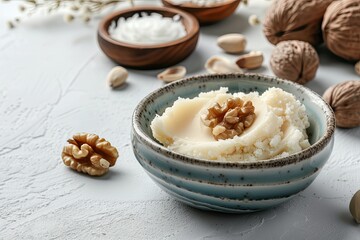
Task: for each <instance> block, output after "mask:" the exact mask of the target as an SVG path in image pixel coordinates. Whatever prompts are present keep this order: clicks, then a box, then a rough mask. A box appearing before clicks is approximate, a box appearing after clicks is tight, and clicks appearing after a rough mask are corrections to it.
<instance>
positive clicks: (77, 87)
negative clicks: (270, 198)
mask: <svg viewBox="0 0 360 240" xmlns="http://www.w3.org/2000/svg"><path fill="white" fill-rule="evenodd" d="M254 2H257V1H254ZM259 2H260V1H258V2H257V3H254V4H253V5H250V7H249V8H247V9H245V8H244V7H240V8H239V9H238V14H237V15H234V16H232V17H231V18H229V19H228V20H226V21H224V22H222V23H220V24H217V25H213V26H210V27H204V28H202V31H201V34H202V35H201V39H200V42H199V45H198V48H197V50H196V52H194V53H193V55H192V56H191V57H190V58H188V59H187V60H186V61H185V62H183V64H184V65H185V66H187V67H188V72H189V75H192V74H196V73H202V72H203V67H202V65H203V63H204V62H205V60H206V59H207V58H208V57H210V56H211V55H213V54H220V55H223V53H222V52H221V51H220V50H219V49H218V48H217V46H216V44H215V39H216V37H217V36H219V35H221V34H223V33H230V32H241V33H243V34H245V35H246V36H248V38H249V41H248V42H249V44H248V49H249V50H250V49H251V50H261V51H264V52H265V57H266V59H265V61H266V63H268V61H269V56H270V52H271V49H272V46H271V45H269V44H268V43H267V42H266V40H265V39H264V37H263V35H262V33H261V27H255V28H253V27H250V26H248V24H247V16H249V15H250V14H253V13H257V14H263V13H264V11H265V7H264V6H265V5H266V4H261V3H259ZM0 7H1V10H3V11H2V13H1V15H0V24H3V23H4V21H5V20H6V19H8V18H10V17H14V16H15V15H16V13H17V12H16V11H15V7H14V4H11V3H10V4H6V5H4V4H2V5H0ZM2 26H4V25H2ZM95 30H96V23H94V22H93V23H91V24H90V25H89V26H84V25H83V24H81V23H74V24H72V25H67V24H64V23H63V22H62V19H61V17H60V16H54V17H49V18H41V17H37V18H33V19H31V20H29V21H27V22H26V23H24V24H22V25H21V26H20V27H18V28H16V29H14V30H11V31H10V30H7V29H6V28H5V27H0V239H74V238H77V239H105V238H106V239H262V238H264V239H354V240H355V239H360V227H359V226H356V224H354V222H353V221H352V219H351V217H350V215H349V212H348V203H349V201H350V198H351V196H352V194H353V193H354V192H355V191H357V190H358V189H359V188H360V174H359V172H360V148H359V146H360V128H355V129H350V130H343V129H337V130H336V140H335V146H334V151H333V154H332V155H331V158H330V159H329V161H328V163H327V164H326V166H325V168H324V169H323V171H322V172H321V174H320V176H319V177H318V178H317V179H316V180H315V182H314V183H313V184H312V185H311V186H310V187H309V188H308V189H306V190H305V191H304V192H303V193H301V194H300V195H299V196H298V197H296V198H294V199H293V200H291V201H290V202H288V203H286V204H283V205H281V206H279V207H277V208H275V209H271V210H268V211H265V212H259V213H254V214H247V215H226V214H219V213H211V212H203V211H199V210H196V209H192V208H189V207H187V206H185V205H183V204H181V203H178V202H176V201H175V200H173V199H172V198H170V197H168V196H167V195H166V194H165V193H164V192H163V191H161V190H160V189H159V188H158V187H157V186H156V185H155V184H154V183H153V182H152V181H151V180H150V178H149V177H148V176H147V175H146V174H145V172H144V171H143V170H142V168H141V166H140V165H139V164H138V163H137V161H136V159H135V157H134V155H133V153H132V150H131V145H130V119H131V114H132V111H133V109H134V107H135V105H136V104H137V102H138V101H139V100H140V99H141V98H142V97H144V96H145V95H146V94H148V93H149V92H150V91H152V90H154V89H156V88H157V87H160V86H162V83H161V82H160V81H158V80H156V78H155V76H156V74H157V73H158V72H159V71H130V78H129V81H128V85H127V86H126V87H125V88H123V89H121V90H116V91H111V90H110V89H109V88H108V87H107V86H106V85H105V77H106V74H107V73H108V71H109V70H110V69H111V68H112V67H113V66H114V64H113V63H112V62H111V61H110V60H108V59H107V58H106V57H105V56H104V55H103V54H102V52H101V51H100V50H99V48H98V46H97V42H96V34H95ZM320 52H321V56H320V57H321V64H322V66H321V68H320V70H319V72H318V75H317V78H316V80H315V81H313V82H311V83H309V84H308V85H307V86H308V87H310V88H312V89H313V90H315V91H317V92H318V93H320V94H322V93H323V92H324V91H325V89H326V88H327V87H328V86H330V85H331V84H335V83H338V82H341V81H345V80H351V79H359V77H357V76H356V75H355V73H354V71H353V66H352V65H351V64H348V63H345V62H343V61H341V60H339V59H337V58H335V57H334V56H333V55H332V54H330V53H329V52H327V51H326V50H324V49H321V50H320ZM230 57H232V58H235V56H230ZM258 72H263V73H268V74H270V73H271V72H270V71H269V69H267V68H266V67H264V68H262V69H260V70H259V71H258ZM79 131H86V132H94V133H97V134H99V135H101V136H103V137H105V138H106V139H108V140H109V141H110V142H111V143H112V144H113V145H115V146H117V147H118V149H119V152H120V159H119V161H118V163H117V165H116V166H115V167H114V168H113V169H111V172H110V173H109V174H108V175H106V176H104V177H102V178H91V177H88V176H86V175H82V174H78V173H76V172H74V171H71V170H69V169H68V168H66V167H65V166H64V165H63V164H62V161H61V159H60V153H61V149H62V146H63V145H64V144H65V141H66V139H67V138H69V137H70V136H71V135H72V133H75V132H79Z"/></svg>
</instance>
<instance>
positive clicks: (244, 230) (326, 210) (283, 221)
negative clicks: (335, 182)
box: [173, 187, 356, 240]
mask: <svg viewBox="0 0 360 240" xmlns="http://www.w3.org/2000/svg"><path fill="white" fill-rule="evenodd" d="M313 191H315V192H317V190H316V189H315V188H314V187H312V188H311V189H309V190H306V192H307V193H306V195H307V196H304V195H299V196H297V197H295V198H293V199H292V200H290V201H288V202H286V203H284V204H282V205H280V206H278V207H275V208H271V209H269V210H265V211H260V212H255V213H246V214H225V213H218V212H210V211H203V210H198V209H195V208H192V207H189V206H187V205H185V204H183V203H180V202H178V201H176V200H173V204H174V205H177V206H176V207H177V208H179V209H180V211H178V213H183V214H184V215H185V216H186V217H187V218H188V219H189V221H191V222H192V224H194V225H196V226H200V227H199V228H200V229H198V231H199V232H201V233H202V234H206V235H204V236H202V237H201V239H263V238H264V237H266V238H267V239H292V240H297V239H347V238H346V236H350V235H351V231H355V230H356V229H355V228H354V226H355V224H354V221H353V220H352V219H351V216H350V214H349V212H348V211H347V209H345V208H344V204H338V203H339V201H343V199H339V198H334V199H327V200H326V201H325V200H324V199H321V198H318V197H317V196H312V192H313ZM192 224H190V225H192ZM349 231H350V232H349Z"/></svg>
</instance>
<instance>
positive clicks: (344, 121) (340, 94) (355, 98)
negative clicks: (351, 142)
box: [323, 80, 360, 128]
mask: <svg viewBox="0 0 360 240" xmlns="http://www.w3.org/2000/svg"><path fill="white" fill-rule="evenodd" d="M323 98H324V100H325V101H326V102H327V103H329V105H330V106H331V107H332V109H333V110H334V113H335V118H336V125H337V126H338V127H342V128H352V127H358V126H360V80H354V81H347V82H343V83H339V84H336V85H334V86H332V87H330V88H328V89H327V90H326V91H325V93H324V95H323Z"/></svg>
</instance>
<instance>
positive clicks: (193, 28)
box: [98, 5, 200, 49]
mask: <svg viewBox="0 0 360 240" xmlns="http://www.w3.org/2000/svg"><path fill="white" fill-rule="evenodd" d="M142 11H153V12H160V11H162V12H168V13H173V14H175V15H176V14H178V15H180V16H181V17H182V18H183V19H185V20H186V21H188V22H191V24H190V28H189V29H187V34H186V35H185V36H184V37H182V38H179V39H176V40H174V41H170V42H166V43H160V44H151V45H150V44H149V45H140V44H132V43H126V42H121V41H118V40H115V39H113V38H111V37H110V34H109V32H108V29H106V28H105V25H107V23H108V22H109V21H112V20H113V19H114V18H116V17H120V16H121V15H124V14H126V13H131V12H134V13H136V12H142ZM185 27H186V26H185ZM199 30H200V26H199V22H198V20H197V19H196V18H195V17H194V16H193V15H191V14H190V13H187V12H185V11H182V10H180V9H175V8H169V7H159V6H151V5H141V6H140V5H139V6H135V7H130V8H126V9H123V10H119V11H116V12H113V13H111V14H109V15H107V16H105V17H104V18H103V19H102V20H101V21H100V23H99V28H98V34H99V36H100V37H101V38H102V39H103V40H105V41H107V42H109V43H112V44H114V45H117V46H121V47H126V48H132V49H159V48H165V47H171V46H175V45H178V44H180V43H183V42H187V41H189V40H190V39H192V38H193V37H194V36H196V35H197V34H199Z"/></svg>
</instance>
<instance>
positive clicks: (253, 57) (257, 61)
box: [236, 51, 264, 69]
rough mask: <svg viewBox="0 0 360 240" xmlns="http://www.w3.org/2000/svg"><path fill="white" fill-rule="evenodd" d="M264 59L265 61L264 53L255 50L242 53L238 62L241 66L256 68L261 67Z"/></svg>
mask: <svg viewBox="0 0 360 240" xmlns="http://www.w3.org/2000/svg"><path fill="white" fill-rule="evenodd" d="M263 61H264V56H263V53H262V52H260V51H253V52H250V53H248V54H244V55H241V56H240V57H239V58H238V59H237V60H236V64H237V65H238V66H239V67H240V68H245V69H256V68H259V67H261V65H262V63H263Z"/></svg>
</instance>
